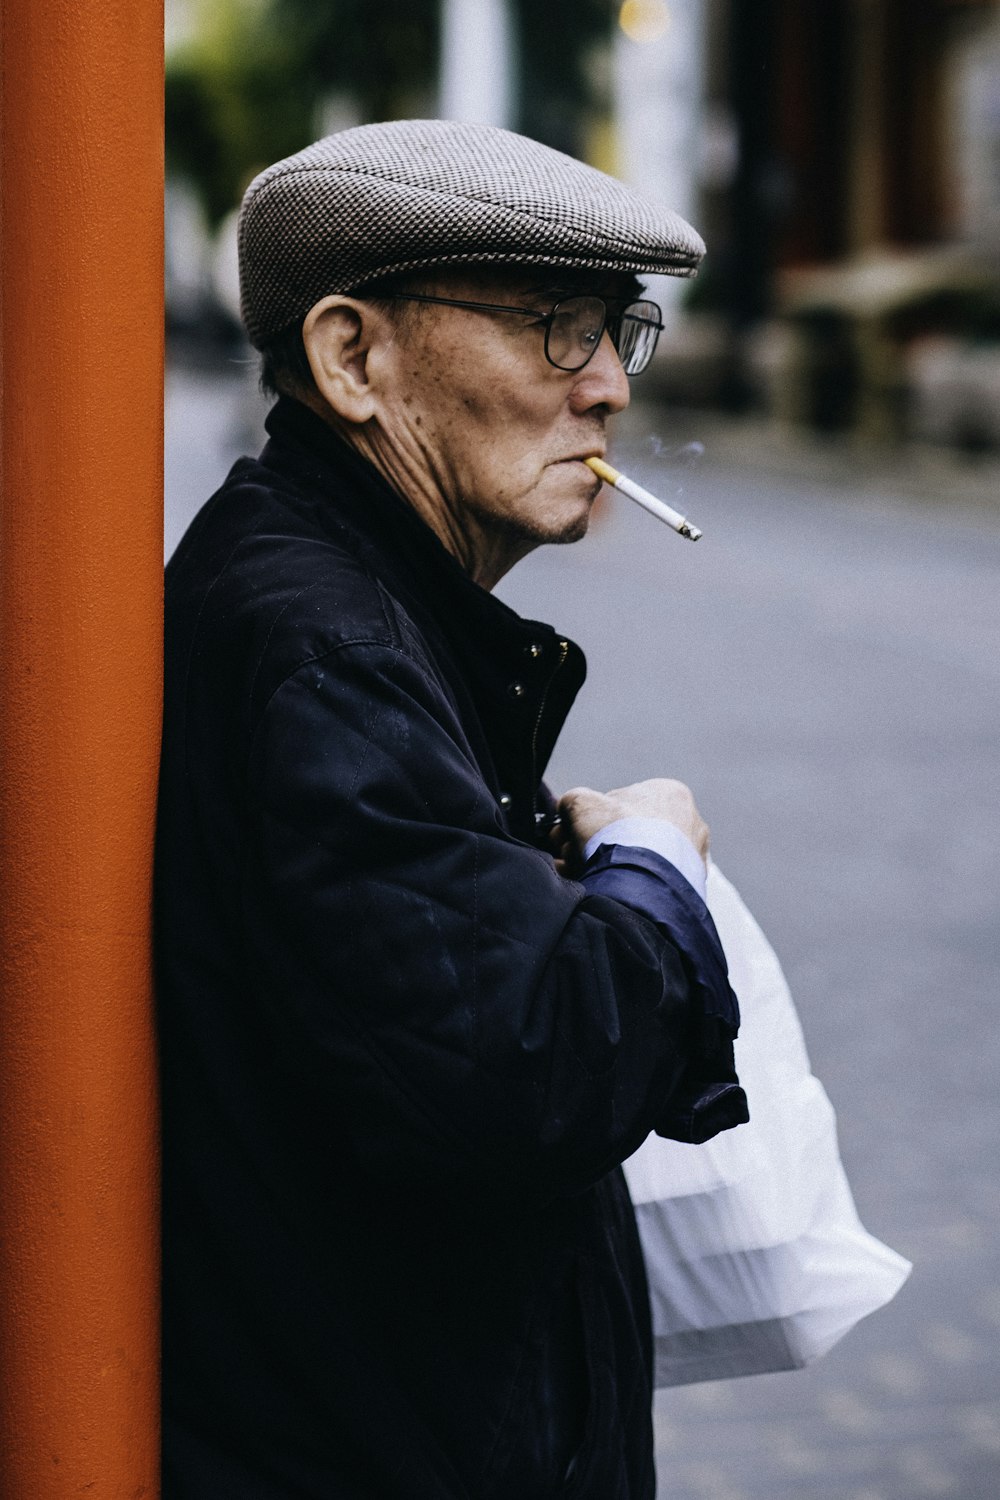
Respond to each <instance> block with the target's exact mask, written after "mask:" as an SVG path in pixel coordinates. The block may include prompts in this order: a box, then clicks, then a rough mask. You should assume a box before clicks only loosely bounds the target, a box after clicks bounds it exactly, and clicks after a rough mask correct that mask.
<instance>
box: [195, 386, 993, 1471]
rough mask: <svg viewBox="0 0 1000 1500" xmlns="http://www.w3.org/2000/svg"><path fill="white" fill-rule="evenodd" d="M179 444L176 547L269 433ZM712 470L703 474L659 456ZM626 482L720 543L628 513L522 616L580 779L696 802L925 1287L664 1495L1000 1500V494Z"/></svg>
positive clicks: (233, 416)
mask: <svg viewBox="0 0 1000 1500" xmlns="http://www.w3.org/2000/svg"><path fill="white" fill-rule="evenodd" d="M248 414H249V415H248ZM167 416H168V420H167V505H168V518H167V536H168V547H169V546H170V545H172V543H173V542H174V541H175V540H176V538H177V536H178V535H179V534H180V531H181V530H182V528H183V524H184V523H185V521H186V518H187V516H188V515H189V514H190V513H191V512H192V511H193V509H194V508H196V506H197V504H198V503H200V500H201V499H202V498H203V497H204V496H206V495H207V494H208V493H209V491H210V489H211V488H212V487H213V485H214V484H215V483H217V482H218V479H219V478H220V477H221V476H222V474H223V473H224V472H225V468H226V466H227V464H228V462H229V461H230V458H231V457H232V454H233V452H234V450H235V451H240V450H244V451H245V450H247V449H248V446H249V447H250V448H252V447H253V446H254V443H253V441H252V440H251V439H250V436H249V433H248V430H247V429H248V426H249V427H250V428H251V429H252V427H253V424H254V422H255V420H256V412H254V411H252V410H251V404H250V403H248V401H247V400H246V399H245V390H244V388H241V387H240V386H239V384H238V383H237V382H235V381H233V380H230V381H229V382H227V383H226V384H225V385H223V386H222V387H219V386H218V385H217V384H215V383H213V382H211V381H210V380H208V379H207V377H203V376H198V377H196V376H192V375H191V374H190V373H188V374H183V373H181V372H176V371H175V372H174V373H173V375H172V377H171V383H170V387H169V391H168V406H167ZM692 439H703V440H704V441H705V443H706V447H707V452H706V455H705V457H704V459H703V460H702V461H701V462H700V463H699V464H696V465H694V466H692V465H689V464H682V463H679V462H675V461H672V460H671V459H670V457H669V456H667V457H663V456H660V457H656V456H655V455H654V449H657V448H660V447H661V445H662V443H663V442H666V444H667V448H668V450H669V449H670V448H672V447H674V446H677V445H682V444H684V443H687V442H688V441H690V440H692ZM612 457H613V458H614V459H615V461H616V462H617V463H618V464H619V465H620V466H621V467H622V468H623V469H626V470H627V472H629V473H631V474H632V475H633V476H634V477H635V478H637V479H639V480H640V481H641V482H643V483H646V484H647V485H648V487H649V488H651V489H653V490H654V491H655V492H656V493H658V494H660V495H661V496H662V497H663V498H664V499H667V500H668V501H670V502H671V503H673V504H675V505H678V506H680V508H682V509H685V510H686V511H687V512H688V514H689V515H690V516H691V518H692V519H693V520H694V521H695V522H697V524H698V525H699V526H701V527H702V529H703V531H704V533H705V535H704V539H703V540H702V541H700V542H699V543H697V544H696V545H692V544H690V543H689V542H686V541H684V540H682V539H681V538H679V537H677V536H675V535H673V534H672V533H671V532H670V531H668V530H667V529H666V528H665V527H663V526H661V525H660V524H659V523H657V522H655V521H653V520H651V519H650V518H648V517H647V516H645V515H644V514H642V513H641V512H639V511H638V510H635V509H634V508H633V507H632V506H631V505H630V503H629V502H628V501H625V500H621V499H617V498H616V499H614V500H611V501H610V502H609V503H607V504H606V505H604V506H603V510H602V514H601V515H600V516H599V517H598V518H597V520H596V521H595V524H594V526H593V528H592V532H591V535H590V536H589V537H588V538H587V540H586V541H584V542H583V543H581V544H579V545H577V546H575V547H572V548H562V549H547V550H545V551H542V552H540V553H537V554H535V555H534V556H533V557H532V558H529V559H527V560H526V561H525V562H524V563H522V564H521V566H520V567H519V568H518V569H517V570H515V572H514V573H513V574H512V575H511V576H510V577H509V578H508V579H507V580H505V581H504V583H503V584H502V585H501V589H500V592H501V593H502V595H503V597H504V598H506V599H507V601H508V602H509V603H511V604H513V605H514V606H515V607H516V608H517V609H519V610H520V611H522V612H523V613H525V614H528V615H531V616H533V617H534V618H541V619H547V620H549V621H551V622H552V623H553V624H556V625H557V626H558V627H559V628H560V629H562V630H564V631H566V632H568V633H569V634H571V635H572V636H573V637H574V639H576V640H577V641H578V642H579V643H580V644H581V645H582V646H583V647H584V649H585V650H586V652H587V655H588V659H589V663H590V673H589V679H588V683H587V685H586V687H585V689H584V691H583V693H582V695H581V698H580V701H579V703H578V705H577V708H576V710H575V712H574V715H573V716H572V717H571V719H570V723H569V725H568V727H567V730H566V732H565V734H564V737H563V740H562V742H561V743H560V746H559V747H558V750H557V753H556V756H555V757H554V759H553V763H552V766H551V768H550V776H549V780H550V782H551V784H552V785H553V786H554V787H556V788H557V789H558V788H563V787H567V786H570V785H573V784H578V783H586V784H590V785H593V786H596V787H608V786H617V785H623V784H625V783H627V782H630V781H634V780H638V779H641V778H643V777H646V776H653V775H672V776H679V777H681V778H682V779H684V780H686V781H688V782H689V783H690V785H691V786H692V787H693V788H694V789H695V792H696V795H697V798H698V802H699V805H700V807H701V809H702V811H703V813H704V815H705V817H706V818H707V819H708V821H709V823H710V824H711V826H712V830H713V851H714V854H715V858H716V859H717V861H718V863H719V864H720V865H721V867H722V868H723V869H724V870H725V871H726V873H727V874H728V875H729V877H730V879H732V880H733V881H735V883H736V884H737V886H738V887H739V888H740V890H741V892H742V894H743V896H744V898H745V900H746V901H747V903H748V904H749V906H750V908H751V910H752V911H753V912H754V913H755V915H756V916H757V918H758V920H759V921H760V922H761V924H762V926H763V927H764V929H765V931H766V932H767V933H768V935H769V937H770V938H771V941H772V942H773V944H774V946H775V948H776V949H777V951H778V953H779V955H780V957H781V959H782V962H783V964H784V967H785V972H786V974H787V976H788V979H789V982H790V984H791V987H792V992H793V994H794V995H795V997H796V1000H797V1003H798V1007H799V1011H800V1015H801V1018H802V1021H803V1025H804V1028H805V1033H806V1039H807V1042H808V1045H809V1050H810V1055H811V1058H812V1062H813V1067H814V1069H815V1071H816V1073H817V1074H818V1075H819V1077H820V1078H821V1079H822V1080H823V1082H824V1084H825V1086H826V1089H827V1091H828V1093H829V1094H830V1097H831V1098H832V1100H833V1102H834V1105H835V1107H836V1109H837V1112H838V1120H839V1127H840V1140H841V1149H842V1155H843V1158H844V1162H845V1165H846V1167H847V1171H848V1175H849V1177H850V1179H851V1183H852V1186H853V1189H854V1193H855V1198H856V1201H857V1204H858V1208H859V1210H860V1213H861V1216H862V1219H863V1220H864V1222H865V1224H866V1225H867V1227H868V1228H869V1229H870V1230H871V1231H872V1232H873V1233H875V1234H877V1235H878V1236H879V1237H880V1238H882V1239H884V1240H885V1241H887V1242H888V1243H889V1244H890V1245H892V1246H893V1247H894V1248H895V1249H897V1250H899V1251H900V1252H901V1253H902V1254H904V1255H906V1256H907V1257H908V1258H909V1259H911V1260H912V1261H913V1262H914V1266H915V1269H914V1272H913V1275H912V1277H911V1279H910V1281H909V1283H908V1284H907V1285H906V1286H905V1287H904V1288H903V1290H902V1292H901V1293H900V1294H899V1296H898V1297H897V1299H896V1300H895V1302H894V1303H893V1304H892V1305H891V1306H889V1307H888V1308H887V1309H885V1310H883V1311H881V1312H879V1313H877V1314H875V1315H874V1316H873V1317H872V1318H870V1319H868V1320H866V1321H865V1322H864V1323H862V1324H860V1325H859V1326H858V1327H857V1328H856V1329H855V1330H854V1331H853V1332H852V1333H851V1334H849V1335H848V1336H847V1338H846V1339H845V1340H844V1341H843V1342H842V1343H841V1344H840V1345H838V1346H837V1347H836V1348H835V1349H834V1350H833V1351H832V1352H831V1353H830V1354H829V1355H827V1356H826V1358H825V1359H823V1360H821V1361H820V1362H819V1363H818V1364H816V1365H815V1366H813V1367H812V1368H810V1369H808V1370H805V1371H797V1372H792V1373H788V1374H780V1375H767V1376H757V1377H752V1378H750V1379H746V1380H741V1381H730V1382H719V1383H715V1384H709V1385H702V1386H691V1387H686V1388H683V1389H677V1390H673V1391H668V1392H663V1393H661V1394H660V1395H659V1396H658V1397H657V1404H656V1423H657V1443H658V1460H659V1468H660V1476H661V1484H660V1494H661V1496H662V1497H664V1500H778V1497H781V1500H786V1497H787V1500H791V1497H808V1500H921V1497H924V1496H929V1497H933V1496H943V1497H955V1500H997V1497H998V1496H1000V1349H998V1345H1000V1277H998V1271H1000V1251H998V1243H997V1236H996V1222H997V1205H998V1202H1000V1191H998V1189H1000V1125H998V1112H997V1110H996V1108H995V1104H994V1100H995V1098H996V1094H997V1090H996V1083H995V1080H996V1077H997V1074H998V1072H1000V1043H998V1040H997V1027H996V1023H995V1011H996V1009H997V1003H996V1002H997V991H998V985H997V969H998V960H1000V943H998V939H997V932H998V906H1000V901H998V880H997V870H998V859H997V854H998V846H1000V775H998V770H997V746H998V744H1000V694H998V687H1000V491H996V490H994V489H993V488H992V486H991V483H990V481H989V479H988V478H985V477H983V476H980V477H979V478H977V477H976V476H975V475H973V476H972V478H971V479H970V478H969V476H968V475H967V474H964V473H963V472H962V471H960V470H959V469H958V468H957V467H955V466H953V465H951V464H948V463H941V462H939V461H937V460H933V459H932V460H927V461H925V462H924V463H923V465H922V466H921V464H919V463H918V464H917V465H916V466H914V464H913V462H912V461H910V463H909V467H908V468H906V467H905V466H904V468H905V472H904V470H903V469H900V470H899V471H898V472H897V471H896V470H894V469H893V468H892V467H891V466H890V467H886V466H885V465H883V466H882V467H881V468H880V470H879V472H878V474H877V475H873V474H872V473H871V472H870V471H865V470H864V469H863V468H861V467H858V466H856V465H855V464H853V463H852V462H850V461H846V460H845V459H844V457H843V455H842V454H839V453H831V454H830V455H829V456H824V455H823V454H819V455H817V454H816V452H814V451H813V452H811V453H810V454H809V455H808V456H803V455H801V454H799V453H797V452H794V451H790V450H789V449H788V448H787V447H786V446H784V445H782V444H781V443H780V442H777V441H776V440H775V439H774V438H773V435H771V434H769V433H767V432H766V431H765V430H764V429H760V428H746V429H742V428H741V429H733V428H726V427H720V426H719V425H718V424H717V423H716V422H712V421H709V420H708V419H699V418H697V417H694V416H692V417H690V418H688V417H678V416H676V415H675V416H674V417H673V418H669V419H668V417H667V416H666V415H665V414H663V413H658V412H657V411H656V410H655V409H652V408H646V409H644V410H643V411H641V412H639V413H637V414H636V415H634V416H633V415H632V414H630V416H629V418H628V419H627V420H626V423H625V424H624V425H623V428H622V432H621V435H620V439H619V441H618V443H617V446H616V448H615V450H614V453H613V454H612Z"/></svg>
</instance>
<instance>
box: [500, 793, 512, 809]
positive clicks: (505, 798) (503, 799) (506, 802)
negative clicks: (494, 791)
mask: <svg viewBox="0 0 1000 1500" xmlns="http://www.w3.org/2000/svg"><path fill="white" fill-rule="evenodd" d="M510 804H511V797H510V793H509V792H501V793H500V806H501V807H505V808H506V807H509V806H510Z"/></svg>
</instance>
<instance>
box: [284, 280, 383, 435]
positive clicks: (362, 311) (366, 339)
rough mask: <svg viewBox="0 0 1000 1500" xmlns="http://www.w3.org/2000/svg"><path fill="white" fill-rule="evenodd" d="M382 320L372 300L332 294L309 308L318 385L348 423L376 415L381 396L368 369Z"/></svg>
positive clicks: (306, 336) (308, 339)
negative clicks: (376, 393)
mask: <svg viewBox="0 0 1000 1500" xmlns="http://www.w3.org/2000/svg"><path fill="white" fill-rule="evenodd" d="M380 332H381V328H380V320H379V318H378V316H377V314H376V313H375V310H374V309H373V308H372V307H371V305H370V304H368V303H364V302H359V301H357V300H356V299H355V298H353V297H340V296H336V295H331V296H329V297H324V298H323V299H322V301H321V302H317V303H316V305H315V306H314V307H311V308H310V309H309V312H308V313H307V314H306V318H305V321H304V322H303V324H302V342H303V344H304V345H305V350H306V358H307V359H308V360H309V368H310V369H311V370H312V374H313V379H314V380H315V382H316V387H317V389H318V391H319V393H320V395H321V396H322V397H323V400H324V401H326V403H327V404H328V405H329V406H330V407H331V408H332V410H333V411H334V412H336V414H337V416H339V417H342V418H343V420H344V421H345V422H352V423H355V424H358V425H361V424H363V423H365V422H368V421H370V420H371V418H372V417H373V416H374V414H375V408H376V404H377V403H376V396H375V391H374V389H373V386H372V381H371V371H370V368H369V364H370V358H369V357H370V354H371V347H372V340H373V338H376V339H377V338H378V337H379V334H380Z"/></svg>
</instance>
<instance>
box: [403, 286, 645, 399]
mask: <svg viewBox="0 0 1000 1500" xmlns="http://www.w3.org/2000/svg"><path fill="white" fill-rule="evenodd" d="M388 295H389V297H390V298H391V299H392V300H393V301H402V302H436V303H439V304H440V305H441V306H442V307H468V308H472V309H473V311H475V312H488V313H516V314H518V316H520V317H523V318H535V319H536V320H537V322H538V323H539V324H540V325H541V326H542V327H544V329H545V358H546V359H547V360H548V362H549V364H550V365H552V366H553V368H554V369H556V370H562V371H563V372H564V373H566V374H572V375H576V374H578V373H579V372H580V370H585V369H586V367H587V365H589V364H590V361H591V360H592V359H593V357H594V355H595V354H596V353H597V351H598V349H599V348H600V344H601V339H602V338H603V337H604V335H605V333H607V335H608V337H609V338H610V339H611V342H612V344H613V345H614V349H615V353H616V354H617V353H618V340H619V338H620V337H621V329H622V324H623V323H625V322H626V321H627V320H628V319H629V310H630V309H631V308H633V307H644V308H646V307H648V308H652V309H653V310H654V311H655V313H656V322H655V323H653V322H652V321H651V319H649V318H635V317H633V318H632V319H631V321H632V322H636V323H643V324H644V325H645V326H646V327H647V328H655V330H656V334H655V337H654V339H653V342H652V344H651V345H650V349H649V353H648V354H647V356H646V358H645V360H644V361H643V363H642V364H641V365H640V367H639V369H638V370H631V371H629V370H626V371H625V373H626V375H627V376H628V377H629V379H630V380H632V379H634V378H635V376H636V375H641V374H642V372H643V370H645V369H646V368H647V367H648V365H649V362H650V360H651V359H652V357H653V355H654V353H655V352H656V345H657V341H658V340H659V337H660V334H661V333H662V332H663V311H662V309H661V308H660V307H659V306H658V305H657V303H655V302H650V301H649V300H648V299H647V298H645V297H633V298H632V300H631V301H630V302H626V303H625V304H624V306H623V307H622V310H621V312H619V313H612V311H611V309H610V307H609V305H608V299H607V298H606V297H598V296H595V295H594V294H592V293H590V292H573V293H571V294H570V295H569V296H567V297H560V299H559V301H558V302H556V303H555V305H554V306H553V307H552V309H551V311H550V312H548V313H539V312H538V310H537V309H536V308H533V307H511V306H510V305H509V304H507V303H503V302H466V301H464V300H462V299H461V298H459V297H432V296H430V294H429V293H427V292H390V293H389V294H388ZM581 297H585V298H587V299H588V300H590V301H591V302H599V303H600V304H601V306H602V307H603V308H604V318H603V321H602V323H601V332H600V334H599V336H598V338H597V339H596V341H595V343H594V347H593V349H591V351H590V353H589V354H588V355H587V356H586V357H585V358H584V359H583V360H582V361H581V362H580V364H578V365H561V364H560V363H559V362H558V360H555V359H553V358H552V355H551V353H550V352H549V335H550V334H551V332H552V323H553V320H554V318H555V316H556V313H557V312H558V311H559V309H560V308H561V307H562V306H564V304H565V303H567V302H576V301H577V300H578V299H579V298H581ZM622 368H623V369H624V365H623V366H622Z"/></svg>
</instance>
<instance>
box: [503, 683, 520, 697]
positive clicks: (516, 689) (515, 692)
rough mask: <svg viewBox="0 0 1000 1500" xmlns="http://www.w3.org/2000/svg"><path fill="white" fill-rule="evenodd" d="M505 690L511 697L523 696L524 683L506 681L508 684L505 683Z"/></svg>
mask: <svg viewBox="0 0 1000 1500" xmlns="http://www.w3.org/2000/svg"><path fill="white" fill-rule="evenodd" d="M507 691H508V693H509V694H510V696H511V697H512V698H523V697H524V683H523V682H508V684H507Z"/></svg>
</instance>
